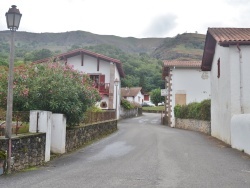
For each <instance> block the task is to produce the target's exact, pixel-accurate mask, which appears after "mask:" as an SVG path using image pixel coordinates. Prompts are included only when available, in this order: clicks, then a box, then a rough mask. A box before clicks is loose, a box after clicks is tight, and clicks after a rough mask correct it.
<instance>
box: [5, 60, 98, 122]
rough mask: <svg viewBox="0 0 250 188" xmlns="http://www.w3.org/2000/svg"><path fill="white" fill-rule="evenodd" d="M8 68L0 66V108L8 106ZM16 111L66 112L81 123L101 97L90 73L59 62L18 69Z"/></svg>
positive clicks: (14, 88) (16, 72)
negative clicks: (6, 69)
mask: <svg viewBox="0 0 250 188" xmlns="http://www.w3.org/2000/svg"><path fill="white" fill-rule="evenodd" d="M6 96H7V71H4V69H0V107H2V108H6V104H7V100H6V98H7V97H6ZM13 98H14V101H13V110H14V111H30V110H46V111H51V112H53V113H62V114H65V116H66V118H67V123H68V125H78V124H79V122H80V121H81V120H82V118H83V113H84V112H85V111H86V110H87V108H88V107H91V106H93V105H94V104H95V103H96V102H97V101H99V100H100V99H101V97H100V95H99V92H98V91H97V90H96V89H95V88H94V87H93V86H92V81H91V80H90V78H89V76H88V75H86V74H83V73H81V72H78V71H76V70H74V69H73V67H72V66H69V65H62V64H60V63H59V62H56V63H46V64H35V65H34V64H31V65H22V66H19V67H16V68H15V76H14V87H13Z"/></svg>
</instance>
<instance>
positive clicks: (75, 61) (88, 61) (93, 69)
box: [67, 54, 121, 118]
mask: <svg viewBox="0 0 250 188" xmlns="http://www.w3.org/2000/svg"><path fill="white" fill-rule="evenodd" d="M67 63H68V64H69V65H73V66H74V69H75V70H79V71H82V72H83V73H86V74H88V73H89V74H104V75H105V83H111V82H114V80H110V62H108V61H104V60H100V64H99V71H97V58H95V57H92V56H88V55H86V54H84V61H83V66H81V55H78V56H74V57H71V58H68V59H67ZM114 65H115V73H114V74H115V75H114V77H115V79H116V78H117V79H118V80H119V81H121V78H120V75H119V71H118V69H117V67H116V64H114ZM120 99H121V83H119V85H118V86H117V101H118V102H117V108H118V111H117V117H118V118H119V109H120ZM102 101H106V102H107V104H108V98H107V97H106V96H104V98H103V99H102ZM113 108H114V109H116V86H115V85H114V97H113Z"/></svg>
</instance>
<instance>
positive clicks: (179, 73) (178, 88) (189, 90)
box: [171, 68, 211, 126]
mask: <svg viewBox="0 0 250 188" xmlns="http://www.w3.org/2000/svg"><path fill="white" fill-rule="evenodd" d="M210 92H211V91H210V72H202V71H201V69H200V68H174V69H172V92H171V94H172V96H171V100H172V102H171V105H172V109H171V110H172V112H171V115H172V120H171V121H172V125H171V126H175V125H174V124H175V117H174V107H175V94H180V93H182V94H186V104H189V103H191V102H201V101H202V100H204V99H209V98H210Z"/></svg>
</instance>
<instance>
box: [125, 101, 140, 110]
mask: <svg viewBox="0 0 250 188" xmlns="http://www.w3.org/2000/svg"><path fill="white" fill-rule="evenodd" d="M121 106H122V107H123V108H124V109H126V110H130V109H133V108H139V107H141V105H140V104H139V103H136V102H130V101H128V100H126V99H122V100H121Z"/></svg>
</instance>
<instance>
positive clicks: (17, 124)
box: [0, 111, 30, 136]
mask: <svg viewBox="0 0 250 188" xmlns="http://www.w3.org/2000/svg"><path fill="white" fill-rule="evenodd" d="M29 115H30V114H29V112H17V111H14V112H13V114H12V133H14V134H16V135H17V134H18V133H19V132H20V129H21V128H23V127H24V125H27V124H28V123H29ZM5 128H6V112H5V111H0V136H3V135H4V133H5ZM27 130H28V128H27Z"/></svg>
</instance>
